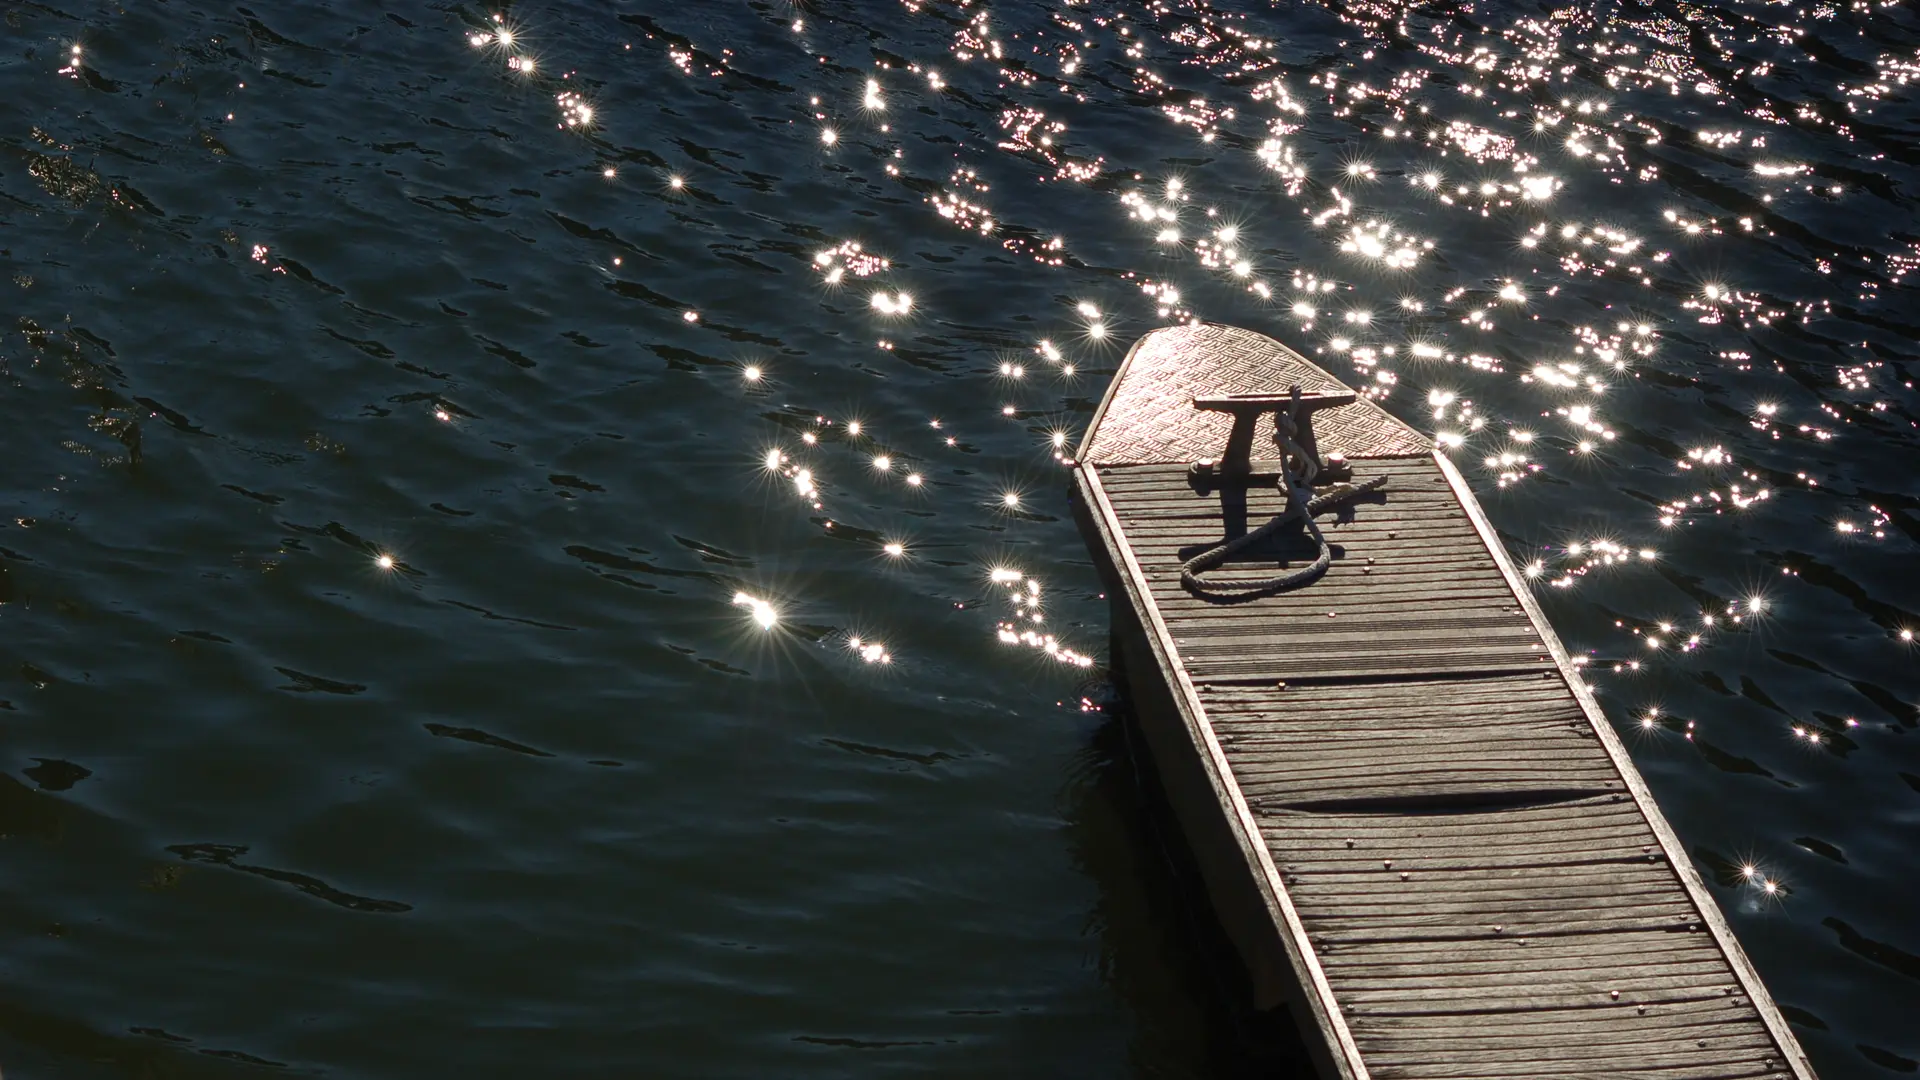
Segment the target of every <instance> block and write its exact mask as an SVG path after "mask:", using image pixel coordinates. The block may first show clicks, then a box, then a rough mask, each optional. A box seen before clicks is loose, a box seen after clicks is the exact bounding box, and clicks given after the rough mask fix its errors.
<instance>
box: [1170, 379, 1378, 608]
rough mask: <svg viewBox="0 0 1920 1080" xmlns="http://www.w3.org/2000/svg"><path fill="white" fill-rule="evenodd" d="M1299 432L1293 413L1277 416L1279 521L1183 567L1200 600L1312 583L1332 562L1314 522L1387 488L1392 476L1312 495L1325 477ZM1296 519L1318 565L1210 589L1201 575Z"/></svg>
mask: <svg viewBox="0 0 1920 1080" xmlns="http://www.w3.org/2000/svg"><path fill="white" fill-rule="evenodd" d="M1297 432H1298V428H1297V426H1296V424H1295V421H1294V418H1293V416H1292V415H1291V414H1290V413H1286V412H1282V413H1277V414H1275V416H1274V440H1275V441H1276V442H1278V443H1279V444H1280V447H1281V449H1282V450H1283V451H1284V457H1283V460H1282V461H1281V464H1280V476H1279V478H1278V480H1277V481H1276V484H1277V486H1278V487H1279V488H1280V490H1282V491H1284V492H1286V495H1287V508H1286V509H1285V510H1282V511H1281V512H1280V513H1279V514H1277V515H1275V517H1274V519H1273V520H1272V521H1269V522H1267V523H1266V524H1265V525H1262V526H1260V527H1259V528H1257V529H1254V530H1253V531H1251V532H1249V533H1246V534H1245V535H1243V536H1236V537H1234V538H1232V539H1230V540H1225V541H1222V542H1220V543H1218V544H1215V545H1214V546H1213V547H1210V548H1208V549H1207V550H1205V551H1203V552H1201V553H1200V554H1198V555H1195V556H1194V557H1193V558H1191V559H1188V560H1187V561H1186V562H1184V563H1182V564H1181V566H1180V584H1182V585H1185V586H1186V587H1187V588H1188V589H1190V590H1192V591H1193V592H1195V593H1198V594H1200V595H1201V596H1211V597H1215V598H1220V599H1244V598H1247V597H1253V596H1261V595H1264V594H1267V593H1276V592H1285V591H1287V590H1288V589H1296V588H1299V587H1300V586H1302V585H1306V584H1309V583H1310V582H1312V581H1314V580H1315V579H1316V578H1318V577H1319V576H1320V575H1321V574H1324V573H1326V572H1327V567H1329V566H1331V565H1332V564H1333V549H1332V548H1330V547H1328V546H1327V538H1326V537H1325V536H1322V535H1321V533H1320V525H1319V523H1317V522H1315V521H1314V520H1313V519H1314V518H1315V517H1316V516H1318V515H1320V514H1322V513H1325V512H1326V511H1328V510H1331V509H1333V508H1334V507H1337V506H1340V505H1342V504H1345V503H1347V502H1350V501H1352V500H1353V499H1356V498H1358V497H1360V496H1361V495H1365V494H1366V493H1367V492H1370V491H1378V490H1379V489H1381V488H1383V487H1385V486H1386V484H1387V478H1386V477H1384V476H1376V477H1374V478H1372V479H1371V480H1365V481H1362V482H1361V483H1358V484H1341V485H1340V486H1338V487H1336V488H1333V489H1332V490H1330V491H1325V492H1322V493H1320V494H1318V495H1313V496H1311V497H1309V492H1311V491H1312V490H1313V479H1314V477H1316V476H1318V475H1319V474H1320V463H1319V462H1318V461H1316V460H1314V455H1312V454H1309V453H1307V452H1306V450H1304V449H1302V448H1301V446H1300V444H1299V443H1297V442H1295V441H1294V435H1295V434H1296V433H1297ZM1296 462H1297V463H1298V464H1299V466H1300V472H1301V475H1300V476H1298V477H1295V476H1294V464H1295V463H1296ZM1296 518H1298V519H1301V520H1302V521H1303V522H1304V523H1305V525H1306V530H1307V535H1308V536H1311V537H1313V542H1314V544H1315V545H1316V546H1317V547H1318V548H1319V549H1320V550H1319V553H1318V554H1317V555H1315V556H1314V560H1313V562H1311V563H1309V564H1307V565H1306V566H1302V567H1298V568H1296V569H1293V570H1289V571H1287V572H1286V573H1283V574H1278V575H1276V576H1274V577H1270V578H1265V579H1263V580H1260V581H1255V582H1248V583H1244V584H1238V585H1234V586H1231V587H1227V586H1220V585H1210V584H1208V583H1207V582H1205V581H1202V580H1201V578H1200V575H1202V574H1204V573H1206V572H1207V571H1209V570H1213V569H1216V568H1218V567H1219V566H1220V564H1221V563H1224V562H1226V561H1227V559H1228V557H1229V556H1231V555H1233V553H1234V552H1236V551H1240V550H1241V549H1243V548H1245V547H1247V546H1248V545H1250V544H1255V543H1258V542H1260V541H1261V540H1263V539H1265V538H1266V537H1269V536H1272V535H1273V534H1274V533H1276V532H1278V531H1279V530H1280V528H1281V527H1282V526H1284V525H1286V524H1287V523H1288V522H1290V521H1293V520H1294V519H1296Z"/></svg>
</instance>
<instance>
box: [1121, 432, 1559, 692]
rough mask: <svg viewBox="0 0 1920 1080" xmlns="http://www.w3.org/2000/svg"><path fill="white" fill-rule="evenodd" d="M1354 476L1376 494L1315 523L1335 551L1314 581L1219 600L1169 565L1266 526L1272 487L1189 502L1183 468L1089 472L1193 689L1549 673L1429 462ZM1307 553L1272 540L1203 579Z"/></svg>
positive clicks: (1253, 575) (1277, 506) (1276, 499)
mask: <svg viewBox="0 0 1920 1080" xmlns="http://www.w3.org/2000/svg"><path fill="white" fill-rule="evenodd" d="M1355 474H1356V476H1357V477H1359V478H1362V479H1364V478H1366V477H1370V476H1378V475H1385V476H1386V477H1387V478H1388V479H1387V486H1386V488H1384V489H1383V490H1381V491H1379V492H1377V493H1375V494H1373V495H1370V496H1367V497H1366V498H1364V499H1363V500H1361V501H1360V502H1358V503H1357V504H1355V505H1354V506H1353V507H1352V508H1351V509H1350V510H1349V511H1345V512H1343V513H1342V514H1341V515H1340V517H1339V518H1334V517H1332V516H1329V517H1327V518H1324V519H1322V521H1321V529H1322V531H1323V532H1324V533H1325V534H1326V538H1327V542H1328V544H1329V545H1330V546H1331V547H1332V549H1333V554H1334V560H1333V565H1332V567H1331V568H1330V569H1329V570H1328V571H1327V573H1326V575H1325V576H1323V577H1322V578H1320V579H1319V580H1318V581H1316V582H1314V583H1313V585H1312V586H1310V587H1308V588H1305V589H1299V590H1295V591H1293V592H1286V593H1281V594H1279V595H1277V596H1266V597H1260V598H1257V599H1253V600H1249V601H1246V602H1244V603H1225V604H1223V603H1220V602H1218V601H1216V600H1211V599H1208V598H1204V597H1198V596H1195V595H1193V594H1192V593H1190V592H1189V591H1187V589H1186V588H1185V587H1184V586H1182V585H1181V584H1180V564H1181V563H1182V562H1183V561H1185V560H1186V559H1188V558H1191V557H1192V556H1193V555H1195V554H1198V553H1199V552H1200V551H1202V550H1204V549H1205V548H1207V547H1209V546H1211V545H1213V544H1216V543H1218V542H1220V540H1222V539H1223V538H1224V537H1225V536H1226V535H1228V529H1227V525H1226V522H1227V521H1228V520H1233V519H1237V525H1236V527H1235V528H1233V530H1232V531H1233V533H1235V534H1238V533H1242V532H1245V531H1247V530H1248V529H1251V528H1258V527H1259V526H1260V525H1262V524H1265V523H1266V521H1267V520H1268V519H1270V518H1271V517H1273V516H1274V515H1275V514H1277V513H1279V512H1280V510H1281V509H1282V508H1283V505H1284V504H1283V503H1282V501H1281V497H1280V494H1279V492H1278V491H1275V490H1274V489H1272V488H1270V487H1269V488H1265V489H1254V490H1246V489H1240V490H1239V491H1230V492H1229V493H1225V494H1223V493H1222V492H1220V491H1215V492H1212V493H1211V494H1208V495H1205V496H1202V495H1198V494H1196V493H1195V492H1194V490H1193V489H1192V488H1191V487H1190V486H1189V485H1188V482H1187V473H1186V467H1185V466H1183V465H1121V466H1111V467H1107V468H1102V469H1100V482H1101V485H1102V486H1103V487H1105V489H1106V492H1107V497H1108V499H1109V500H1111V502H1112V504H1113V508H1114V511H1115V513H1117V514H1118V515H1119V517H1120V523H1121V526H1122V528H1123V529H1124V530H1125V532H1126V539H1127V542H1128V543H1129V544H1130V545H1131V546H1132V548H1133V552H1134V555H1135V557H1136V558H1138V559H1139V560H1140V568H1141V570H1142V571H1143V572H1144V573H1145V574H1146V575H1147V578H1148V581H1147V584H1148V586H1149V587H1150V588H1151V589H1152V591H1153V598H1154V602H1155V603H1156V604H1157V605H1158V606H1159V608H1160V614H1161V616H1162V617H1163V618H1164V619H1165V620H1166V623H1167V628H1168V629H1169V630H1170V631H1172V633H1173V636H1174V643H1175V644H1176V645H1177V646H1179V649H1180V656H1181V659H1182V660H1183V661H1184V662H1185V663H1186V666H1187V671H1188V673H1189V674H1190V675H1191V676H1192V677H1193V678H1194V679H1195V680H1196V681H1199V682H1205V681H1211V680H1216V679H1240V680H1250V681H1251V680H1261V681H1268V682H1271V681H1275V680H1281V679H1288V680H1293V679H1326V678H1362V677H1369V676H1395V677H1406V676H1410V675H1446V674H1455V675H1458V674H1470V673H1476V672H1499V671H1528V670H1533V671H1543V672H1544V671H1550V670H1553V661H1552V659H1551V657H1549V656H1548V654H1547V651H1546V649H1545V648H1544V647H1543V645H1542V642H1541V641H1540V636H1539V635H1538V634H1537V633H1535V632H1534V628H1533V623H1532V622H1531V621H1530V620H1529V619H1527V617H1526V614H1525V612H1524V611H1523V610H1522V609H1521V607H1520V605H1519V603H1518V602H1517V601H1515V599H1514V597H1513V593H1512V591H1511V590H1510V589H1509V588H1508V587H1507V583H1506V579H1505V578H1504V577H1502V576H1501V574H1500V570H1499V567H1497V566H1496V565H1495V564H1494V561H1493V558H1492V556H1490V555H1489V554H1487V549H1486V545H1485V544H1484V543H1483V542H1482V541H1481V539H1480V536H1479V534H1478V533H1477V532H1475V531H1474V528H1473V523H1472V522H1471V521H1469V520H1468V518H1467V515H1466V514H1465V512H1463V511H1462V510H1461V509H1460V504H1459V503H1458V502H1457V501H1456V500H1455V499H1454V496H1453V492H1452V490H1451V489H1450V488H1449V487H1448V486H1447V484H1446V478H1445V477H1444V476H1442V475H1441V473H1440V469H1439V467H1438V466H1437V465H1435V464H1434V461H1433V458H1432V457H1431V456H1430V455H1425V454H1423V455H1421V456H1419V457H1414V458H1384V459H1375V460H1367V461H1359V462H1356V463H1355ZM1242 492H1244V495H1243V494H1242ZM1223 503H1224V504H1225V505H1224V506H1223ZM1236 504H1239V509H1238V510H1237V511H1236V510H1235V506H1236ZM1223 515H1224V516H1223ZM1313 554H1314V549H1313V547H1312V546H1311V544H1309V543H1307V542H1306V541H1305V539H1304V537H1296V538H1295V539H1294V540H1292V541H1291V542H1287V541H1281V540H1278V539H1277V538H1276V540H1275V541H1274V542H1271V543H1266V544H1257V545H1254V546H1253V547H1251V548H1248V549H1246V550H1245V551H1243V552H1241V553H1240V554H1238V555H1237V556H1235V557H1234V558H1232V559H1230V560H1228V562H1227V563H1226V564H1225V565H1224V566H1222V567H1220V568H1219V569H1217V570H1214V571H1212V572H1211V573H1209V574H1208V575H1207V580H1208V581H1210V582H1220V583H1222V584H1224V585H1232V584H1233V583H1235V582H1239V581H1254V580H1258V579H1261V578H1266V577H1271V576H1273V575H1274V574H1275V573H1277V572H1279V571H1280V570H1282V569H1285V568H1287V567H1289V566H1300V565H1303V564H1305V563H1307V562H1309V561H1311V560H1312V558H1313ZM1369 560H1371V561H1369ZM1442 597H1444V600H1443V599H1442Z"/></svg>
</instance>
